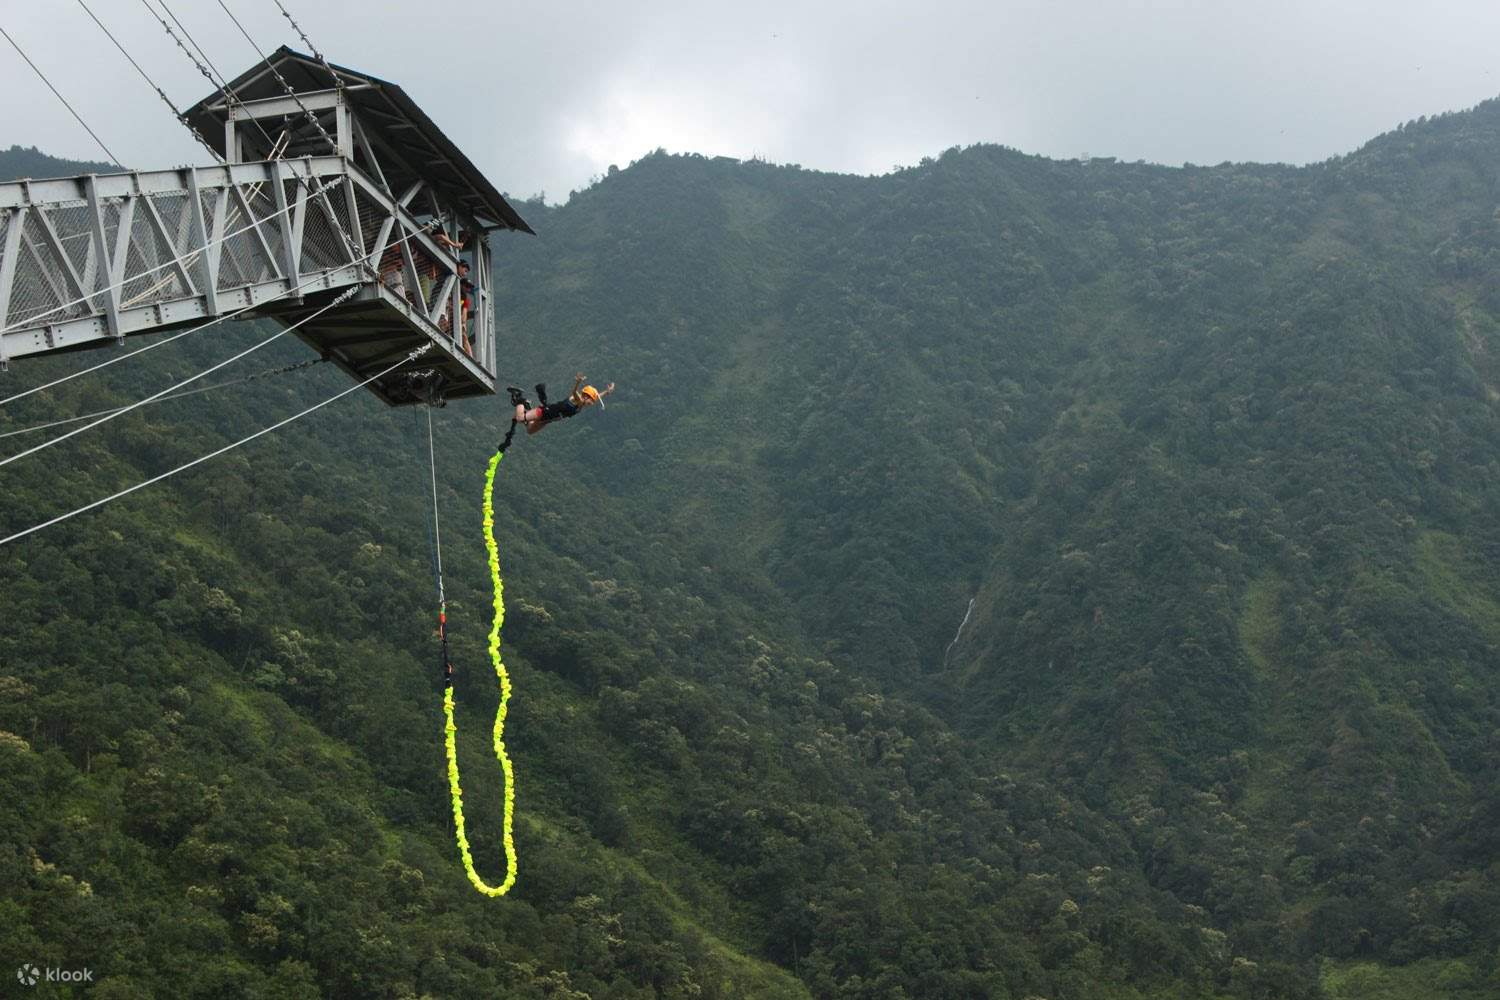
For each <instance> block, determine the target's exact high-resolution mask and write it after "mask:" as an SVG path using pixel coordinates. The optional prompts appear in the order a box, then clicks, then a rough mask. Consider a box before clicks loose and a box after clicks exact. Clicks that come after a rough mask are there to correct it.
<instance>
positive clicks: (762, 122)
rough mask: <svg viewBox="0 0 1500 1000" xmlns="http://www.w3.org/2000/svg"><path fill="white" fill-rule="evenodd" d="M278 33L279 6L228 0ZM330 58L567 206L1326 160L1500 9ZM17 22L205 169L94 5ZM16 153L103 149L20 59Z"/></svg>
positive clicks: (1032, 7)
mask: <svg viewBox="0 0 1500 1000" xmlns="http://www.w3.org/2000/svg"><path fill="white" fill-rule="evenodd" d="M227 2H229V3H230V5H231V7H232V9H234V10H235V12H236V14H237V15H238V16H239V17H240V18H241V20H242V21H244V22H245V24H246V27H247V28H248V29H249V31H250V33H251V34H252V36H254V37H255V38H256V40H257V41H258V42H259V44H260V45H261V47H262V48H264V49H267V50H269V49H271V48H274V47H275V46H276V45H279V44H281V43H283V42H288V43H291V44H293V45H294V46H297V47H300V45H301V43H300V41H299V40H298V39H296V37H295V35H293V34H292V33H291V32H290V29H289V27H288V25H287V23H286V22H285V21H284V20H283V19H282V18H281V17H280V15H279V13H278V12H277V11H276V9H275V7H274V5H271V4H267V3H264V2H251V0H227ZM287 2H288V4H289V6H291V8H292V12H293V14H294V15H296V16H297V17H298V19H299V21H300V23H301V24H302V26H303V27H304V29H306V30H307V31H308V33H309V34H310V35H311V36H312V38H313V41H314V42H315V43H316V44H317V45H318V46H319V47H321V48H322V49H323V50H324V51H325V52H326V54H327V55H328V57H329V58H331V59H332V60H334V61H335V62H341V63H344V64H346V65H349V66H354V67H357V68H359V69H361V70H364V71H367V72H370V73H372V74H374V75H376V76H380V77H383V78H385V79H389V80H393V81H395V82H397V83H400V84H401V85H402V86H403V87H404V88H406V90H407V91H408V93H410V94H411V95H412V96H413V98H414V99H415V100H417V102H418V103H420V104H421V105H422V106H423V107H424V108H425V109H426V110H427V112H428V113H429V114H430V115H431V116H432V117H433V119H434V120H436V121H437V122H438V123H439V125H441V126H442V127H443V128H444V130H445V131H447V132H448V134H449V135H450V136H451V137H452V138H453V139H454V141H455V142H457V143H458V145H459V146H460V148H462V149H463V150H465V152H467V153H468V154H469V156H470V157H471V158H472V159H474V160H475V162H476V163H478V164H479V165H480V166H481V168H483V169H484V170H485V171H486V173H488V174H489V176H490V177H491V179H492V180H493V181H494V182H495V183H496V185H497V186H498V187H500V188H501V189H502V190H508V191H511V192H513V193H516V194H526V195H529V194H532V193H535V192H537V191H542V190H545V191H546V192H548V195H549V198H550V200H553V201H556V200H559V199H560V198H561V197H565V195H566V192H567V191H569V190H573V189H576V188H579V187H582V186H584V185H586V184H587V183H588V182H589V179H590V178H591V177H593V176H595V175H598V174H601V173H603V172H604V171H605V170H606V169H607V168H608V166H609V165H610V164H611V163H614V164H619V165H622V166H623V165H624V164H625V163H628V162H630V161H631V160H633V159H636V158H638V157H640V156H641V155H643V154H645V153H647V152H649V151H650V150H652V149H655V148H657V147H665V148H667V149H670V150H673V151H680V152H688V151H691V152H702V153H708V154H722V155H729V156H737V157H750V156H757V155H758V156H762V157H765V158H767V159H771V160H774V161H779V162H797V163H801V164H803V165H804V166H808V167H813V168H818V169H825V170H837V171H850V172H865V173H868V172H881V171H885V170H888V169H890V168H891V167H892V166H893V165H895V164H898V163H900V164H909V163H915V162H916V161H917V160H919V159H920V158H921V157H923V156H927V155H933V154H935V153H937V152H939V151H941V150H942V149H944V148H946V147H948V146H952V145H966V144H969V143H974V142H1000V143H1005V144H1007V145H1011V146H1015V147H1017V148H1020V149H1023V150H1026V151H1028V152H1035V153H1042V154H1045V155H1053V156H1067V157H1071V156H1077V155H1079V154H1081V153H1083V152H1085V151H1088V152H1091V153H1093V154H1094V155H1096V156H1100V155H1114V156H1119V157H1121V158H1123V159H1130V160H1133V159H1145V160H1151V161H1155V162H1164V163H1181V162H1183V161H1185V160H1191V161H1193V162H1197V163H1216V162H1219V161H1222V160H1279V161H1289V162H1308V161H1314V160H1319V159H1323V158H1325V157H1327V156H1330V155H1333V154H1337V153H1341V152H1345V151H1348V150H1349V149H1351V148H1353V147H1355V146H1356V145H1358V144H1359V143H1361V142H1363V141H1364V140H1366V139H1368V138H1370V137H1371V136H1373V135H1375V134H1377V133H1379V132H1381V131H1385V130H1387V129H1389V128H1392V127H1394V126H1395V125H1396V124H1398V123H1400V122H1402V121H1405V120H1407V119H1410V118H1415V117H1417V116H1419V115H1423V114H1432V113H1436V112H1440V111H1443V110H1450V109H1455V108H1460V107H1467V106H1470V105H1473V104H1475V103H1477V102H1478V101H1480V100H1483V99H1485V98H1487V97H1490V96H1493V95H1494V94H1495V93H1496V92H1497V91H1500V76H1495V75H1493V71H1492V70H1491V61H1492V57H1491V54H1490V52H1489V51H1488V47H1489V46H1488V42H1489V40H1490V39H1493V38H1495V37H1497V36H1500V4H1494V3H1491V2H1483V3H1481V2H1474V0H1467V2H1458V0H1447V2H1444V0H1439V2H1436V3H1429V4H1426V5H1413V4H1407V3H1400V2H1395V0H1372V2H1363V3H1355V2H1352V0H1329V2H1320V3H1312V4H1310V3H1305V2H1291V0H1262V2H1260V3H1256V4H1247V3H1243V2H1240V3H1228V2H1212V0H1193V2H1190V0H1178V2H1164V0H1071V2H1069V3H1067V4H1057V3H1037V2H1015V0H1012V2H993V0H992V2H983V3H980V2H956V0H950V2H939V3H934V4H928V5H921V4H912V3H910V2H907V0H903V2H899V3H898V2H887V0H866V2H862V3H858V4H856V3H849V2H844V0H834V2H828V0H825V2H820V3H808V2H806V0H802V2H800V3H797V2H791V0H762V2H761V3H758V4H754V5H744V4H738V5H727V4H705V3H701V2H697V3H688V2H681V0H661V2H654V3H641V4H607V3H585V2H581V0H571V2H569V0H564V2H560V3H553V4H548V5H533V6H530V7H525V8H522V7H509V6H499V5H492V4H486V3H479V2H462V0H450V2H448V3H445V4H443V5H442V6H441V7H434V8H431V9H426V8H414V7H412V5H410V4H396V3H393V2H390V0H362V2H360V3H353V2H346V0H327V2H324V3H321V4H316V5H315V4H311V3H308V2H306V0H295V2H293V0H287ZM90 4H91V6H92V7H93V9H94V10H95V12H96V13H97V14H99V16H100V17H101V19H102V20H104V21H105V23H106V24H108V25H109V26H110V27H111V30H113V31H115V33H116V34H117V36H118V37H119V38H120V40H121V42H122V43H123V44H125V45H126V47H127V48H128V49H130V50H131V51H132V53H133V54H134V55H135V56H136V57H137V59H139V60H140V61H141V63H142V65H144V66H146V67H147V68H148V72H150V73H151V74H152V76H153V77H154V78H155V79H156V80H157V82H158V83H160V84H161V85H162V86H163V87H164V88H165V89H166V90H167V92H168V93H169V94H170V95H171V97H172V99H173V100H174V101H175V102H176V103H177V104H178V105H179V106H186V105H188V104H191V103H192V102H193V101H196V100H197V99H198V98H200V97H202V96H203V95H204V94H205V93H206V92H207V91H208V89H209V88H208V84H207V82H206V81H205V80H204V79H203V78H202V77H201V76H199V75H198V73H197V71H196V70H195V69H194V68H193V66H192V64H191V63H190V62H189V61H188V60H187V59H186V58H185V57H184V56H183V55H182V54H181V53H180V52H179V51H178V50H177V49H176V47H175V46H173V44H172V42H171V40H170V39H168V38H167V37H166V35H165V34H164V32H163V31H162V29H161V27H160V26H159V25H158V24H156V23H155V22H154V21H152V20H151V19H150V17H149V16H148V15H147V14H146V12H145V10H144V9H143V7H142V5H141V4H140V3H139V2H138V0H90ZM13 6H14V9H13V10H11V11H8V12H7V16H6V28H7V30H9V31H10V32H11V33H12V34H14V35H15V36H16V37H17V39H18V40H19V41H20V42H21V43H22V45H23V46H25V47H26V49H27V51H28V53H29V54H30V55H31V56H32V58H33V59H35V60H36V61H37V62H38V64H39V65H41V66H42V68H43V69H44V70H45V71H46V72H47V73H48V75H49V77H51V79H52V81H53V83H54V84H55V85H57V86H58V88H59V89H60V90H62V91H63V93H64V94H65V95H66V96H67V97H68V98H69V99H70V100H71V101H73V102H74V103H75V105H76V106H77V107H78V108H79V110H80V112H81V113H82V114H83V115H84V117H85V119H86V120H88V121H89V123H90V124H91V125H92V126H93V127H94V128H95V130H96V131H98V132H99V133H100V135H101V136H102V137H103V138H104V140H105V141H106V142H107V143H108V144H109V145H110V146H111V148H113V149H114V150H115V151H116V152H117V153H118V154H119V155H120V156H121V157H123V158H125V159H126V160H127V161H128V162H131V163H135V164H140V165H143V166H157V165H172V164H176V163H182V162H195V161H201V160H202V159H203V154H202V151H201V150H199V149H198V147H197V146H196V145H195V144H194V143H193V142H192V140H191V138H190V137H189V136H188V135H187V133H186V132H185V131H184V130H183V129H182V128H181V126H180V125H178V124H177V123H176V122H174V121H173V120H172V118H171V116H170V113H169V112H168V111H167V110H166V108H165V107H163V106H162V104H161V103H160V101H159V100H158V98H157V97H156V96H155V95H154V94H153V93H152V92H151V90H150V89H149V88H148V87H147V86H146V84H145V83H143V82H142V81H141V80H140V79H139V78H138V77H136V76H135V73H134V71H133V70H131V69H130V67H129V65H128V64H127V63H126V62H125V61H124V59H123V58H122V57H121V56H120V55H119V53H118V52H117V51H115V50H114V48H113V47H112V46H111V45H110V43H109V42H108V40H107V39H105V38H104V37H103V35H101V34H100V33H99V31H98V29H97V28H96V27H95V26H94V25H93V23H92V22H90V21H89V20H88V19H87V16H86V15H85V14H84V13H83V11H82V10H81V9H78V8H77V7H76V6H74V5H73V4H68V3H63V4H45V5H44V4H32V5H13ZM172 7H173V10H174V11H176V13H177V14H178V15H179V16H180V17H182V18H183V20H184V22H185V23H186V24H187V26H188V28H189V29H190V30H191V31H192V32H193V34H194V37H195V38H196V39H197V40H198V41H199V42H200V43H201V44H202V45H203V47H204V48H205V50H207V51H208V53H209V54H210V56H212V57H213V59H214V61H215V62H216V63H217V64H218V66H219V68H221V69H222V70H224V72H226V73H228V74H230V75H231V76H232V75H235V74H237V73H238V72H240V71H241V70H243V69H245V68H247V67H248V66H250V65H252V64H253V63H254V62H255V61H256V59H257V56H256V54H255V52H254V51H253V50H252V49H251V48H250V46H249V45H248V44H247V43H246V42H245V40H244V38H243V37H241V36H240V35H239V34H238V32H237V31H236V30H235V28H234V27H233V25H232V24H231V23H230V22H229V20H228V18H226V17H225V16H224V15H223V12H222V11H221V10H220V9H219V8H218V5H217V4H216V3H215V4H186V3H174V4H173V5H172ZM0 57H4V59H5V61H4V62H0V67H3V70H0V72H3V74H4V76H3V79H4V81H5V82H6V84H7V93H8V98H9V100H8V108H7V116H6V117H7V126H8V128H7V133H8V135H7V136H6V137H5V138H6V139H7V141H9V142H18V143H21V144H23V145H31V144H35V145H38V146H40V147H42V148H43V149H46V150H47V151H50V152H54V153H56V154H59V155H67V156H76V157H81V158H90V159H93V158H98V157H99V156H100V155H101V154H100V153H99V152H98V151H97V148H95V147H94V146H93V144H92V142H91V141H90V140H89V138H88V136H87V134H86V133H84V132H83V130H82V129H80V128H79V127H78V125H77V123H76V122H74V121H72V119H71V118H70V117H69V116H68V115H67V113H66V112H65V111H64V110H63V109H62V108H61V106H60V105H59V104H58V103H57V101H56V99H55V98H53V97H52V95H51V94H49V93H48V92H47V91H46V89H45V88H44V87H43V86H42V84H41V83H40V82H39V81H37V80H36V79H35V78H34V77H32V76H31V73H30V70H28V69H26V67H25V65H24V64H23V63H21V61H20V59H19V58H17V57H16V56H15V54H14V53H13V52H5V51H0Z"/></svg>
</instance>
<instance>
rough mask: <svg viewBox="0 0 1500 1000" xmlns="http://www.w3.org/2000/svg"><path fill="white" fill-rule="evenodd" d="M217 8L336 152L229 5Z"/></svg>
mask: <svg viewBox="0 0 1500 1000" xmlns="http://www.w3.org/2000/svg"><path fill="white" fill-rule="evenodd" d="M163 6H165V4H163ZM219 6H220V7H222V8H223V9H224V13H226V14H228V15H229V19H230V20H231V21H233V22H234V26H235V27H236V28H238V29H240V34H242V35H244V36H245V41H247V42H249V43H250V47H251V48H252V49H254V50H255V54H256V55H258V56H260V58H261V62H263V63H265V64H266V69H268V70H270V71H271V75H272V76H274V77H275V78H276V82H277V83H279V84H281V89H282V90H285V91H286V92H287V96H289V97H290V98H291V99H292V100H293V101H295V102H296V104H297V107H299V108H301V109H302V113H303V114H304V115H306V116H307V120H308V121H310V122H312V125H313V128H315V129H317V130H318V134H319V135H321V136H322V137H323V141H324V142H326V143H328V147H329V148H330V149H331V150H334V151H335V152H337V150H338V148H339V144H338V141H337V140H335V139H334V138H333V136H331V135H329V134H328V130H327V129H325V128H324V127H323V123H322V122H320V121H318V116H317V115H315V114H313V113H312V111H311V110H310V109H309V108H308V106H307V105H306V104H303V103H302V98H300V97H298V96H297V92H296V91H295V90H293V89H292V85H291V84H290V83H287V82H286V77H284V76H282V75H281V72H280V71H279V70H277V68H276V66H275V64H274V63H272V62H271V58H270V56H268V55H266V54H265V52H263V51H262V50H261V47H260V46H259V45H258V44H256V41H255V39H253V38H251V37H250V32H248V31H246V30H245V26H244V25H243V24H241V23H240V19H239V18H237V17H235V16H234V11H232V10H230V9H229V5H228V4H226V3H225V2H224V0H219Z"/></svg>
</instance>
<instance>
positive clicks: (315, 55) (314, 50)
mask: <svg viewBox="0 0 1500 1000" xmlns="http://www.w3.org/2000/svg"><path fill="white" fill-rule="evenodd" d="M275 3H276V6H277V7H278V8H280V10H281V16H282V17H284V18H286V19H287V22H288V23H289V24H291V26H292V30H293V31H295V32H296V33H297V34H298V35H300V36H301V38H302V44H304V45H306V46H307V47H308V49H309V50H310V51H311V52H312V54H313V58H314V59H317V60H318V62H320V63H322V64H323V67H324V68H325V69H327V68H328V60H326V59H324V58H323V53H321V52H319V51H318V47H317V46H316V45H314V44H313V43H312V39H311V38H308V37H307V32H305V31H303V30H302V25H300V24H298V23H297V19H296V18H294V17H292V12H291V11H289V10H287V9H286V5H285V4H283V3H282V2H281V0H275ZM330 72H331V71H330ZM336 83H337V78H335V84H336Z"/></svg>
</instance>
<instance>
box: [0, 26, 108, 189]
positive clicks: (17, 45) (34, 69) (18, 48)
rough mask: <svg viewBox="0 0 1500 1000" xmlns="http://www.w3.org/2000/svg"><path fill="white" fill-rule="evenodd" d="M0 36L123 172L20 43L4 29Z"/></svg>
mask: <svg viewBox="0 0 1500 1000" xmlns="http://www.w3.org/2000/svg"><path fill="white" fill-rule="evenodd" d="M0 35H4V36H5V40H6V41H7V42H10V44H11V47H12V48H13V49H15V50H16V52H17V53H19V54H20V56H21V58H22V59H25V60H26V65H28V66H30V67H31V70H32V72H34V73H35V74H36V75H37V76H39V77H41V79H42V82H43V83H45V84H46V85H47V89H48V90H50V91H52V96H54V97H56V98H57V99H58V100H59V101H62V103H63V107H65V108H67V109H68V113H69V114H71V115H72V116H73V117H74V118H76V119H78V124H80V125H82V126H83V130H84V131H85V132H87V133H88V134H89V135H91V136H93V138H94V141H95V142H97V143H98V144H99V148H100V149H102V150H104V155H105V156H108V157H109V162H111V163H113V164H114V165H115V166H117V167H119V168H120V169H121V170H124V169H125V166H124V164H122V163H121V162H120V158H119V157H118V156H116V155H115V154H114V153H112V152H110V150H109V147H108V146H106V145H105V144H104V140H103V139H101V138H99V133H97V132H95V131H94V130H93V129H91V128H89V123H88V122H86V121H84V120H83V116H82V115H80V114H79V113H78V112H77V111H75V110H73V105H71V104H69V103H68V99H67V98H66V97H64V96H63V95H62V94H60V93H58V90H57V88H56V87H54V86H52V81H51V80H49V79H47V74H45V73H43V72H42V71H41V70H40V69H39V68H38V67H37V64H36V63H34V62H32V61H31V57H30V56H28V55H27V54H26V52H25V50H24V49H22V48H21V45H20V43H19V42H17V41H16V40H15V39H14V38H12V37H10V32H8V31H6V30H5V29H4V28H0Z"/></svg>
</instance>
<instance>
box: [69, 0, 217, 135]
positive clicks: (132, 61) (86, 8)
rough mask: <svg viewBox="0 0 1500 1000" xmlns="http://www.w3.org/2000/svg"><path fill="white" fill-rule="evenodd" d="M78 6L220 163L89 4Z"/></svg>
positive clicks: (185, 118)
mask: <svg viewBox="0 0 1500 1000" xmlns="http://www.w3.org/2000/svg"><path fill="white" fill-rule="evenodd" d="M78 6H80V7H82V8H83V10H84V13H86V14H88V16H89V17H90V18H92V19H93V21H94V23H95V24H97V25H98V26H99V30H100V31H102V32H104V35H105V37H106V38H108V39H109V40H110V41H111V42H114V43H115V48H117V49H119V50H120V55H122V56H124V57H125V58H126V59H127V60H128V61H129V62H130V65H132V66H134V67H135V71H136V72H137V73H139V74H140V75H141V79H142V80H145V81H146V85H147V86H148V87H150V88H151V89H152V90H154V91H156V96H158V97H160V98H161V99H162V103H164V104H166V106H167V107H168V108H169V109H170V110H171V112H172V117H174V118H176V119H177V120H178V121H179V122H181V123H182V124H183V126H184V127H185V128H186V129H187V130H188V131H189V132H191V133H193V138H194V139H197V140H198V142H199V144H200V145H202V146H203V148H204V149H206V150H208V151H209V153H211V154H212V155H213V158H214V159H215V160H218V161H219V162H221V163H222V162H223V161H224V158H223V157H222V156H220V155H219V151H218V150H217V149H214V147H213V146H212V145H210V144H209V141H208V140H207V139H205V138H203V133H201V132H199V131H198V129H197V127H196V126H195V125H193V123H192V122H191V121H189V120H188V118H187V116H186V115H184V114H183V113H182V112H181V111H179V110H178V109H177V105H175V104H173V103H172V99H171V98H170V97H168V96H167V92H166V91H165V90H162V89H161V87H160V86H158V85H157V83H156V81H155V80H153V79H151V77H149V76H147V75H146V71H145V70H143V69H141V64H140V63H138V62H136V61H135V57H134V56H132V55H131V54H130V53H129V52H127V51H126V50H125V46H123V45H121V44H120V40H119V39H118V38H116V37H115V36H114V34H113V32H111V31H110V30H109V29H108V28H106V27H105V26H104V22H103V21H101V20H99V16H98V15H97V14H95V13H94V12H93V11H92V10H90V9H89V5H88V4H86V3H84V2H83V0H78Z"/></svg>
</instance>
